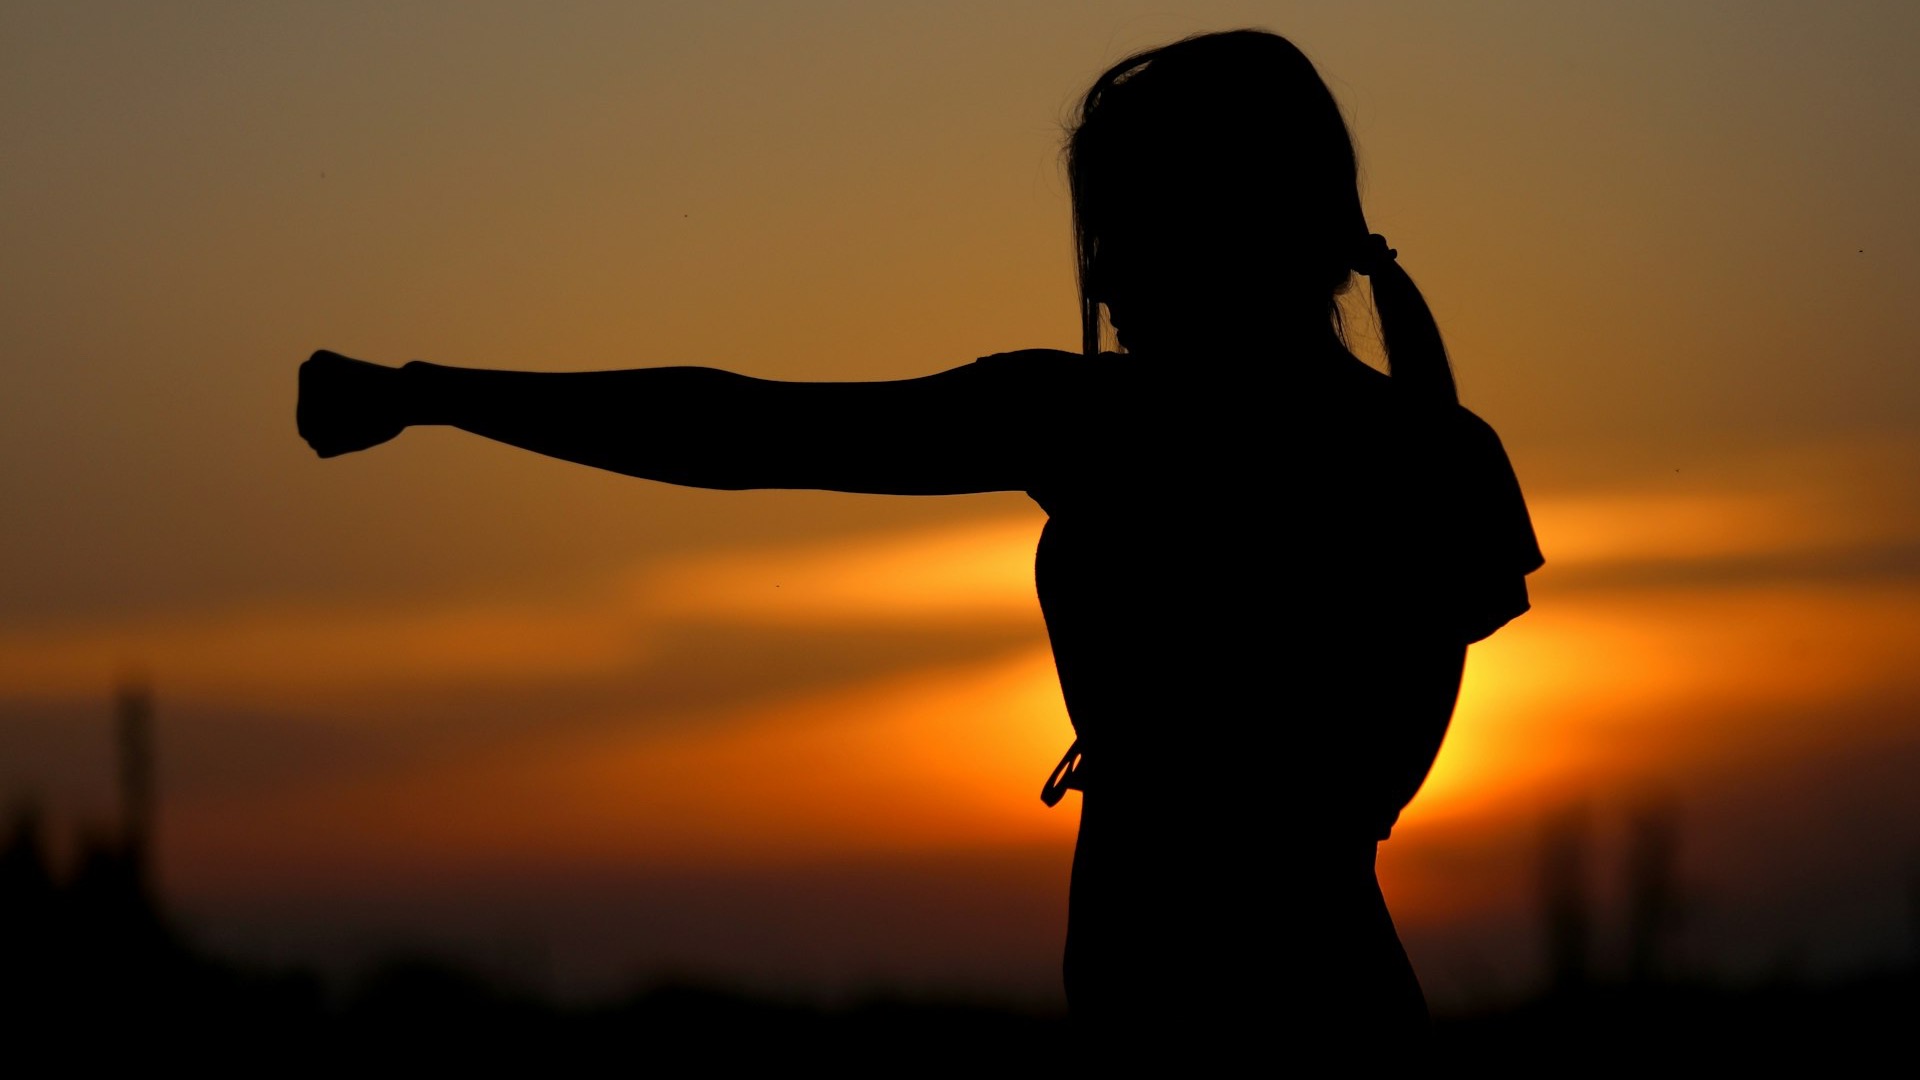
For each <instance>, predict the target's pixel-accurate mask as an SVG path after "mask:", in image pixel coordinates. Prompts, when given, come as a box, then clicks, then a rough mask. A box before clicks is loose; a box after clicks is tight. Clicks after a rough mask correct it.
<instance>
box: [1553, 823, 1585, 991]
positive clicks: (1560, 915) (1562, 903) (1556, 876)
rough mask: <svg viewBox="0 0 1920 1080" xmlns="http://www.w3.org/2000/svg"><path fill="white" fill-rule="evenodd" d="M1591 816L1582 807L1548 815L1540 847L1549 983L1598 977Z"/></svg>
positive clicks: (1566, 987) (1558, 987) (1569, 984)
mask: <svg viewBox="0 0 1920 1080" xmlns="http://www.w3.org/2000/svg"><path fill="white" fill-rule="evenodd" d="M1592 848H1593V827H1592V819H1591V817H1590V815H1589V814H1588V812H1587V808H1586V807H1585V806H1577V807H1574V808H1572V809H1569V810H1566V811H1563V812H1561V813H1559V814H1557V815H1555V816H1553V817H1551V818H1549V819H1548V821H1547V824H1546V828H1545V830H1544V833H1543V836H1542V841H1541V846H1540V896H1541V914H1542V916H1543V921H1544V924H1545V925H1544V927H1543V929H1544V931H1545V940H1544V942H1543V944H1544V946H1545V951H1546V968H1547V984H1548V987H1549V989H1550V990H1553V991H1561V992H1564V991H1570V990H1575V989H1578V988H1580V987H1583V986H1586V985H1587V984H1588V982H1589V981H1591V979H1592V976H1593V901H1592V897H1593V889H1592V881H1591V873H1590V863H1591V861H1592V859H1591V855H1592Z"/></svg>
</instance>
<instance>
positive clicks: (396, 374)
mask: <svg viewBox="0 0 1920 1080" xmlns="http://www.w3.org/2000/svg"><path fill="white" fill-rule="evenodd" d="M406 398H407V395H406V394H404V393H403V392H402V386H401V377H400V369H398V368H390V367H385V366H383V365H380V364H369V363H367V362H366V361H365V360H355V359H353V358H352V357H347V356H341V355H340V354H339V353H336V352H328V351H326V350H325V349H322V350H320V351H319V352H317V353H314V354H313V355H312V356H311V357H309V358H308V359H307V361H306V363H303V364H301V365H300V398H299V403H298V404H297V405H296V406H295V407H294V422H295V423H296V424H297V425H298V427H299V429H300V437H301V438H303V439H305V440H307V445H308V446H311V447H313V452H314V453H316V454H319V455H320V456H321V457H323V458H330V457H339V456H340V455H341V454H351V453H353V452H354V451H356V450H365V449H367V448H369V447H373V446H378V445H380V444H381V443H383V442H386V441H387V440H389V439H391V438H393V437H394V436H395V435H398V434H400V433H401V432H402V431H404V430H406V427H407V425H408V424H409V423H410V422H412V418H410V417H408V416H407V411H408V410H407V400H406Z"/></svg>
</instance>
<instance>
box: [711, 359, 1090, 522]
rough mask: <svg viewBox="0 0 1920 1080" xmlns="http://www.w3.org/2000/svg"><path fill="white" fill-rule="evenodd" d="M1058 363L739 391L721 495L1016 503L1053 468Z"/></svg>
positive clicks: (759, 385)
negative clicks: (844, 494)
mask: <svg viewBox="0 0 1920 1080" xmlns="http://www.w3.org/2000/svg"><path fill="white" fill-rule="evenodd" d="M1063 358H1064V359H1075V357H1073V354H1068V353H1057V352H1050V351H1043V350H1033V351H1030V352H1023V353H1002V354H997V355H995V356H990V357H985V358H983V359H981V360H978V361H975V362H974V363H971V364H966V365H963V366H961V367H957V368H953V369H951V370H948V371H943V372H939V373H938V374H934V375H926V376H922V377H920V378H914V379H901V380H894V381H886V382H850V383H807V382H774V381H768V380H761V379H746V378H745V377H736V378H739V379H741V382H739V383H737V384H736V386H735V389H734V390H733V392H732V393H730V394H729V395H728V397H730V398H732V399H733V404H734V406H735V412H734V415H732V416H731V417H719V418H716V422H717V423H718V424H720V425H721V426H722V427H724V428H725V429H727V430H728V431H730V432H731V439H730V440H729V441H730V442H731V443H732V444H733V447H732V450H733V451H734V453H733V454H731V455H724V456H735V457H736V459H737V460H736V470H735V471H736V473H737V476H736V481H737V482H735V483H732V484H728V485H726V486H733V487H764V488H813V489H821V490H828V491H850V492H868V493H874V494H893V495H950V494H963V493H968V492H981V491H1024V490H1027V489H1029V488H1032V487H1035V486H1037V485H1038V484H1039V483H1041V482H1042V480H1043V478H1044V476H1045V475H1046V473H1047V470H1048V469H1049V467H1050V459H1051V457H1052V450H1051V448H1052V446H1053V445H1054V443H1055V438H1054V436H1055V433H1056V426H1057V424H1058V422H1059V411H1058V408H1057V397H1058V394H1059V390H1060V383H1061V379H1060V375H1061V372H1062V363H1063Z"/></svg>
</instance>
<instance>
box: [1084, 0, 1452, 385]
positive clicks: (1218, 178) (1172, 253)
mask: <svg viewBox="0 0 1920 1080" xmlns="http://www.w3.org/2000/svg"><path fill="white" fill-rule="evenodd" d="M1066 156H1067V181H1068V186H1069V188H1070V189H1071V192H1072V196H1073V226H1074V237H1075V241H1076V244H1077V247H1078V253H1079V275H1080V328H1081V342H1082V348H1083V349H1084V350H1085V351H1086V353H1087V355H1089V356H1092V355H1094V354H1096V353H1098V352H1099V351H1100V345H1101V322H1102V314H1101V312H1102V308H1103V307H1104V308H1105V309H1106V312H1107V315H1108V318H1109V319H1112V317H1113V313H1114V311H1115V309H1116V307H1122V308H1125V309H1126V316H1125V320H1124V321H1126V322H1128V323H1129V324H1137V323H1140V322H1143V321H1147V316H1145V315H1142V314H1140V313H1142V312H1174V313H1176V317H1179V318H1188V319H1192V318H1206V317H1208V316H1209V314H1210V313H1211V314H1212V315H1213V316H1216V317H1217V316H1219V315H1230V316H1232V317H1233V318H1235V319H1238V320H1240V321H1243V322H1244V321H1248V319H1247V317H1248V315H1249V314H1250V313H1253V312H1259V313H1261V314H1262V315H1263V316H1265V317H1267V318H1268V319H1269V320H1271V321H1273V322H1276V323H1277V322H1280V321H1283V320H1291V321H1293V322H1295V323H1298V322H1299V321H1300V320H1302V319H1324V320H1327V321H1328V322H1329V323H1330V324H1331V326H1332V327H1333V328H1334V330H1335V331H1336V332H1340V331H1341V329H1342V328H1341V325H1340V307H1339V299H1338V298H1339V296H1340V294H1342V293H1344V292H1345V291H1346V290H1347V288H1348V287H1349V285H1350V284H1351V282H1352V280H1353V279H1352V275H1353V272H1354V270H1355V269H1356V268H1360V269H1362V270H1363V271H1364V272H1366V273H1368V274H1370V275H1371V277H1372V280H1373V301H1374V307H1375V310H1376V312H1377V313H1378V316H1379V320H1380V336H1381V342H1382V344H1383V345H1384V347H1385V349H1386V353H1387V369H1388V371H1389V372H1390V373H1391V374H1392V375H1393V376H1394V377H1395V378H1396V379H1401V380H1405V381H1406V383H1407V384H1408V385H1410V386H1415V387H1417V388H1418V389H1419V390H1420V392H1422V393H1423V394H1431V395H1433V396H1436V397H1444V398H1445V399H1446V400H1448V401H1453V400H1456V395H1455V391H1454V385H1453V374H1452V371H1451V369H1450V368H1449V366H1448V364H1447V351H1446V346H1445V344H1444V343H1443V342H1442V341H1441V338H1440V330H1439V328H1438V327H1437V326H1436V325H1435V324H1434V321H1433V313H1432V312H1431V311H1430V310H1428V308H1427V303H1426V300H1425V298H1423V297H1422V296H1421V295H1420V290H1419V289H1418V288H1417V287H1416V286H1415V285H1414V283H1413V279H1412V278H1410V277H1408V276H1407V274H1406V271H1404V270H1402V269H1400V266H1399V264H1398V263H1397V262H1395V261H1394V259H1393V254H1392V253H1391V252H1390V251H1387V250H1386V248H1385V242H1384V241H1383V240H1381V239H1380V238H1378V237H1374V236H1370V235H1369V232H1368V229H1367V219H1366V215H1365V214H1364V213H1363V212H1362V211H1361V208H1360V193H1359V182H1358V181H1359V178H1358V171H1357V169H1356V167H1355V162H1354V153H1353V139H1352V137H1351V136H1350V135H1349V134H1348V133H1347V125H1346V121H1345V119H1344V118H1342V116H1341V115H1340V106H1339V105H1338V104H1337V103H1336V102H1335V101H1334V99H1333V94H1332V92H1331V91H1329V90H1328V89H1327V84H1326V83H1325V82H1324V81H1323V80H1322V79H1321V78H1320V74H1319V72H1317V71H1315V70H1314V67H1313V63H1312V61H1310V60H1308V59H1307V58H1306V55H1305V54H1303V53H1302V52H1301V51H1300V50H1299V49H1298V48H1296V47H1295V46H1294V45H1293V43H1292V42H1290V41H1288V40H1287V39H1286V38H1283V37H1281V36H1279V35H1278V34H1272V33H1268V32H1266V31H1263V30H1230V31H1227V32H1224V33H1217V34H1200V35H1197V36H1194V37H1189V38H1186V39H1184V40H1181V41H1176V42H1174V43H1173V44H1171V45H1165V46H1162V47H1160V48H1157V49H1149V50H1147V51H1145V52H1141V53H1136V54H1134V55H1133V56H1129V57H1127V58H1126V59H1125V60H1122V61H1120V62H1119V63H1117V64H1115V65H1113V66H1112V67H1111V68H1108V69H1107V71H1106V72H1105V73H1104V74H1102V75H1101V76H1100V77H1099V78H1098V79H1096V80H1094V83H1093V86H1092V88H1091V89H1089V90H1088V91H1087V94H1086V97H1085V98H1084V99H1083V100H1082V101H1081V103H1080V109H1079V114H1078V116H1077V117H1075V119H1074V122H1073V124H1072V126H1071V129H1070V132H1069V134H1068V137H1067V146H1066ZM1138 298H1146V299H1145V300H1144V302H1142V301H1140V300H1139V299H1138ZM1117 329H1120V330H1121V332H1122V334H1124V333H1125V332H1126V328H1124V327H1119V328H1117Z"/></svg>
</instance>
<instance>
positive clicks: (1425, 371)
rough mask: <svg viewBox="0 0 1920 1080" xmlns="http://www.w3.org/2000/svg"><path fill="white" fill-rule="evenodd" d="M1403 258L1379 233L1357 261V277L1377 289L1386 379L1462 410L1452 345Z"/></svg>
mask: <svg viewBox="0 0 1920 1080" xmlns="http://www.w3.org/2000/svg"><path fill="white" fill-rule="evenodd" d="M1398 254H1399V252H1397V251H1395V250H1394V249H1392V248H1390V247H1388V246H1387V238H1386V237H1384V236H1381V235H1380V234H1379V233H1373V234H1371V235H1369V236H1368V237H1367V239H1366V241H1365V242H1364V243H1363V244H1362V245H1361V248H1360V251H1359V253H1358V254H1357V255H1356V256H1355V257H1354V266H1353V269H1354V272H1355V273H1358V274H1363V275H1365V276H1366V277H1367V279H1368V280H1369V281H1370V282H1371V283H1372V285H1373V310H1374V312H1375V314H1376V315H1377V316H1378V318H1379V320H1380V344H1381V346H1382V347H1384V348H1385V349H1386V353H1387V374H1389V375H1392V376H1393V377H1394V378H1395V379H1398V380H1400V381H1402V382H1403V383H1405V384H1406V385H1407V387H1408V388H1409V389H1411V390H1413V391H1414V392H1415V393H1416V394H1418V395H1420V396H1421V397H1425V398H1428V399H1430V400H1436V401H1444V402H1446V403H1447V404H1449V405H1452V404H1457V403H1458V402H1459V400H1460V393H1459V391H1458V390H1457V389H1455V387H1454V385H1453V368H1452V366H1451V365H1449V364H1448V363H1447V343H1446V342H1445V341H1443V340H1441V338H1440V327H1439V324H1437V323H1435V322H1434V321H1433V309H1431V308H1429V307H1427V298H1426V297H1424V296H1422V295H1420V287H1419V286H1418V285H1415V284H1414V283H1413V278H1411V277H1409V276H1407V272H1406V271H1405V270H1403V269H1401V267H1400V263H1399V262H1398V261H1397V259H1396V258H1395V257H1396V256H1397V255H1398Z"/></svg>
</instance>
